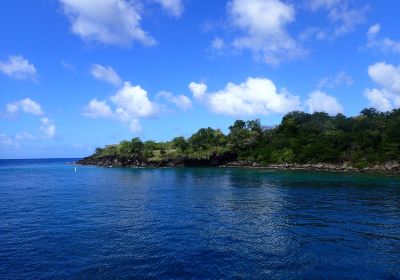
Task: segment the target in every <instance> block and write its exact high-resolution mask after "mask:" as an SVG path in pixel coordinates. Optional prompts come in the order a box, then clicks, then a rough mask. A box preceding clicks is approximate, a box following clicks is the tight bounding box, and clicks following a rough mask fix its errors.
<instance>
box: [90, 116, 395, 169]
mask: <svg viewBox="0 0 400 280" xmlns="http://www.w3.org/2000/svg"><path fill="white" fill-rule="evenodd" d="M225 153H231V154H235V155H236V156H237V159H238V160H244V161H252V162H258V163H262V164H269V163H303V164H305V163H320V162H326V163H341V162H352V163H353V164H355V165H357V166H359V167H365V166H367V165H372V164H375V163H382V162H384V161H387V160H399V159H400V110H399V109H396V110H393V111H391V112H379V111H377V110H376V109H373V108H368V109H364V110H362V111H361V113H360V114H359V115H358V116H355V117H346V116H344V115H343V114H338V115H336V116H330V115H328V114H326V113H321V112H318V113H313V114H309V113H304V112H298V111H296V112H291V113H289V114H287V115H285V116H284V117H283V119H282V122H281V123H280V124H279V125H278V126H275V127H272V128H271V127H263V126H262V125H261V122H260V120H258V119H256V120H250V121H243V120H237V121H235V122H234V123H233V124H232V125H231V126H230V127H229V132H228V134H226V135H225V134H224V133H223V132H222V131H221V130H219V129H213V128H210V127H208V128H201V129H199V130H198V131H197V132H196V133H194V134H193V135H192V136H190V137H189V138H185V137H182V136H179V137H176V138H174V139H172V140H171V141H168V142H155V141H146V142H144V143H143V142H142V141H141V140H140V139H139V138H133V139H132V140H131V141H122V142H121V143H119V144H117V145H108V146H106V147H104V148H97V149H96V152H95V156H98V157H99V156H104V155H117V156H124V157H138V158H142V159H146V160H155V161H157V160H163V159H167V158H177V157H185V158H207V157H210V156H212V155H223V154H225Z"/></svg>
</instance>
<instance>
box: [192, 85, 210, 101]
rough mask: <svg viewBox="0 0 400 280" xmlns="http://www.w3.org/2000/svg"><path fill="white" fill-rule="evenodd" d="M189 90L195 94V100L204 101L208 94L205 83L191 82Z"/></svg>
mask: <svg viewBox="0 0 400 280" xmlns="http://www.w3.org/2000/svg"><path fill="white" fill-rule="evenodd" d="M189 89H190V91H191V92H192V93H193V97H194V98H195V99H203V98H204V97H205V95H206V92H207V85H206V84H204V83H195V82H191V83H190V84H189Z"/></svg>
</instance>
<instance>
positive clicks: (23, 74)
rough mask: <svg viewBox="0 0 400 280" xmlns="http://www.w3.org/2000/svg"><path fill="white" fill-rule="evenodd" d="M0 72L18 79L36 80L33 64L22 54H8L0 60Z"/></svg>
mask: <svg viewBox="0 0 400 280" xmlns="http://www.w3.org/2000/svg"><path fill="white" fill-rule="evenodd" d="M0 72H2V73H3V74H5V75H7V76H9V77H12V78H14V79H19V80H33V81H36V80H37V71H36V68H35V66H34V65H33V64H32V63H30V62H29V61H28V60H27V59H25V58H24V57H23V56H22V55H10V56H9V57H8V59H7V60H5V61H0Z"/></svg>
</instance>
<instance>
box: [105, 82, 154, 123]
mask: <svg viewBox="0 0 400 280" xmlns="http://www.w3.org/2000/svg"><path fill="white" fill-rule="evenodd" d="M111 101H112V102H114V104H115V105H116V106H117V110H118V109H119V110H120V111H121V112H124V113H126V114H127V115H128V116H129V117H132V118H143V117H151V116H155V115H157V114H158V113H159V108H158V106H157V104H155V103H153V102H151V101H150V99H149V98H148V96H147V91H145V90H144V89H142V88H141V87H140V86H133V85H131V83H129V82H125V84H124V86H123V87H122V88H121V89H120V90H119V91H118V92H117V93H116V94H115V95H114V96H112V97H111Z"/></svg>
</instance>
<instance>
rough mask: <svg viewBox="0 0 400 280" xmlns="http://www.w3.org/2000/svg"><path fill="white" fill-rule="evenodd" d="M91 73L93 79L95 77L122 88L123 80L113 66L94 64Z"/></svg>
mask: <svg viewBox="0 0 400 280" xmlns="http://www.w3.org/2000/svg"><path fill="white" fill-rule="evenodd" d="M90 72H91V73H92V75H93V77H95V78H96V79H97V80H99V81H103V82H107V83H109V84H112V85H114V86H120V85H121V84H122V80H121V78H120V77H119V75H118V73H117V72H115V70H114V69H113V68H112V67H111V66H103V65H100V64H93V65H92V67H91V69H90Z"/></svg>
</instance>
